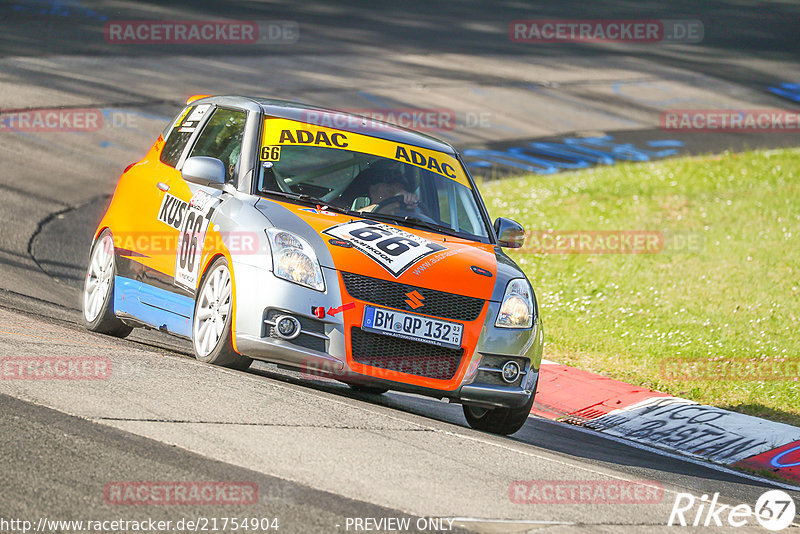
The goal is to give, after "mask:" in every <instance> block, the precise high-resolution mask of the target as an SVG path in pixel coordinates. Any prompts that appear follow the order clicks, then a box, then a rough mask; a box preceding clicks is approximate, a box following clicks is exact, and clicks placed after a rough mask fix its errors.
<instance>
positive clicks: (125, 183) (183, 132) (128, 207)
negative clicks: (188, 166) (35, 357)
mask: <svg viewBox="0 0 800 534" xmlns="http://www.w3.org/2000/svg"><path fill="white" fill-rule="evenodd" d="M211 107H212V106H211V105H210V104H204V105H190V106H187V107H186V108H185V109H184V110H183V111H182V112H181V113H180V114H179V115H178V116H177V117H176V118H175V120H174V121H173V122H172V123H171V124H170V125H169V126H168V127H167V128H166V129H165V130H164V133H163V134H162V136H161V137H160V138H159V140H158V141H157V142H156V143H155V144H154V146H153V148H152V149H151V151H150V152H149V153H148V154H147V155H146V156H145V157H144V158H143V159H142V161H140V162H139V163H138V164H137V165H135V166H133V167H132V168H131V169H130V170H129V171H128V172H126V173H125V174H123V177H122V179H121V180H120V182H119V184H118V185H117V190H116V192H115V193H114V200H113V201H112V204H113V210H110V211H111V212H112V213H113V216H112V218H111V220H110V221H109V223H110V225H111V226H112V227H113V230H114V239H115V251H116V265H117V274H118V275H119V280H118V285H117V290H116V292H115V305H114V307H115V312H116V313H117V314H118V315H123V316H124V315H127V316H133V317H135V318H137V319H139V320H141V321H143V322H145V323H147V324H150V325H153V326H157V327H160V328H165V329H168V330H170V331H176V329H178V327H179V326H180V328H181V329H185V323H186V321H185V318H184V320H178V321H177V322H178V323H180V324H177V323H176V321H175V320H174V318H172V319H171V320H169V321H167V322H164V321H163V319H164V317H163V315H164V313H163V312H164V311H165V310H164V309H167V310H169V309H173V310H178V311H179V312H180V313H181V314H185V313H186V309H187V308H188V309H192V307H191V302H189V301H190V300H191V299H190V298H189V297H188V293H187V292H180V291H176V289H177V288H175V285H174V283H173V278H174V273H173V271H174V249H175V245H174V244H171V243H170V241H171V240H175V239H177V237H178V230H177V228H179V227H180V222H181V220H182V212H183V211H185V207H184V208H181V204H182V201H181V202H176V200H177V198H176V196H175V194H174V193H173V192H171V189H172V188H173V186H174V184H179V183H180V180H181V178H180V171H179V170H178V169H177V168H176V167H177V166H178V165H179V163H180V162H182V160H183V159H184V158H185V153H186V152H187V150H188V148H189V146H191V142H192V140H193V139H194V138H196V137H197V134H198V133H199V129H200V126H201V125H202V124H203V122H204V120H205V118H206V117H207V115H209V114H210V113H209V112H210V110H211ZM178 189H179V187H178ZM172 293H174V294H175V297H174V298H169V297H170V294H172ZM159 296H160V297H161V298H159ZM165 296H166V297H167V298H165ZM180 297H184V298H182V299H181V298H180Z"/></svg>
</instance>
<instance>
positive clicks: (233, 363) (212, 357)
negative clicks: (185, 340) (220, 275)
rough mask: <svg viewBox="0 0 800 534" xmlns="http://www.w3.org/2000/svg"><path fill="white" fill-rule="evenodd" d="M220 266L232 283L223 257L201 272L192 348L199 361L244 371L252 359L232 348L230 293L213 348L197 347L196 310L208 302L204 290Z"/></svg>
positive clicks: (198, 340) (196, 300)
mask: <svg viewBox="0 0 800 534" xmlns="http://www.w3.org/2000/svg"><path fill="white" fill-rule="evenodd" d="M220 268H222V269H224V271H225V272H227V275H228V277H229V280H230V281H231V283H232V280H233V275H232V274H231V272H230V268H229V267H228V261H227V260H226V259H225V258H224V257H219V258H217V259H216V260H214V261H213V262H211V265H209V267H208V269H206V272H205V273H204V274H203V278H202V279H201V281H200V286H199V288H198V290H197V298H196V299H195V303H194V317H193V319H192V348H193V350H194V356H195V358H196V359H197V360H199V361H201V362H205V363H210V364H213V365H219V366H221V367H227V368H229V369H238V370H240V371H244V370H245V369H247V368H248V367H250V364H251V363H253V360H252V359H251V358H248V357H246V356H242V355H241V354H239V353H238V352H236V351H235V350H233V336H232V333H231V323H232V321H233V319H232V318H233V294H232V293H231V294H230V295H228V297H227V301H226V302H227V305H228V306H229V308H228V311H227V313H226V314H225V317H224V319H222V322H223V326H222V332H221V333H220V335H219V337H218V338H217V340H216V343H214V345H213V348H211V350H210V351H207V350H205V349H206V347H198V343H199V342H200V339H199V337H200V336H198V331H199V328H201V326H198V320H199V319H198V310H199V309H200V308H201V306H202V303H204V302H208V301H207V300H206V301H204V300H203V298H204V295H205V291H206V289H207V286H208V284H210V283H212V277H211V275H214V274H216V272H217V270H218V269H220ZM213 283H216V280H214V282H213ZM218 304H222V305H224V304H225V303H219V302H218ZM206 328H210V326H207V327H206Z"/></svg>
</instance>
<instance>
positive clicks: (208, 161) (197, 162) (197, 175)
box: [181, 156, 225, 189]
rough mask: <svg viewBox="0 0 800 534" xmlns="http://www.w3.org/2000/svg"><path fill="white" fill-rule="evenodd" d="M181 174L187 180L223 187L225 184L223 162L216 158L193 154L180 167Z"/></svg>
mask: <svg viewBox="0 0 800 534" xmlns="http://www.w3.org/2000/svg"><path fill="white" fill-rule="evenodd" d="M181 176H182V177H183V179H184V180H186V181H187V182H193V183H195V184H200V185H205V186H208V187H213V188H214V189H223V188H224V186H225V164H224V163H222V162H221V161H220V160H218V159H217V158H209V157H206V156H193V157H191V158H189V159H187V160H186V161H185V162H184V164H183V169H181Z"/></svg>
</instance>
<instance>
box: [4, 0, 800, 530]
mask: <svg viewBox="0 0 800 534" xmlns="http://www.w3.org/2000/svg"><path fill="white" fill-rule="evenodd" d="M54 6H55V7H56V8H58V9H55V8H54ZM799 13H800V7H798V5H797V4H796V3H792V2H761V3H759V4H758V6H757V7H750V4H749V3H746V2H732V1H731V2H721V1H720V2H703V3H702V4H699V3H696V2H670V3H664V4H659V3H655V2H651V3H646V4H643V3H640V2H626V1H617V2H592V3H585V2H559V3H546V4H543V5H534V4H525V3H521V2H500V3H492V4H488V3H487V4H485V3H478V2H463V3H446V4H444V3H442V4H440V3H435V2H411V3H403V4H400V3H390V2H378V3H375V2H363V3H350V4H348V5H346V6H342V5H339V4H338V3H329V4H325V3H307V4H306V3H304V4H302V5H295V4H294V3H291V2H286V3H281V2H274V3H269V4H267V3H256V2H234V3H230V4H228V5H226V6H221V4H219V3H216V2H185V3H154V4H146V3H143V2H125V3H121V2H98V3H92V4H90V3H88V2H85V3H78V2H17V3H14V2H6V3H4V4H2V5H0V15H2V19H1V20H0V107H1V108H2V110H10V109H31V108H50V107H58V106H70V107H88V108H100V109H102V110H104V113H105V117H106V118H107V121H106V122H105V123H104V125H103V127H102V128H101V129H100V130H98V131H93V132H82V133H68V132H11V131H8V130H0V151H1V152H0V153H2V158H1V159H0V221H2V228H3V231H2V232H0V356H102V357H107V358H109V361H110V363H111V365H112V367H111V368H112V372H111V375H110V377H109V378H108V379H107V380H102V381H81V382H74V381H9V380H3V381H0V405H2V410H0V419H2V422H1V423H0V454H1V455H2V456H0V458H2V459H3V460H2V461H3V468H2V469H0V516H1V517H2V518H5V519H10V518H21V519H28V520H32V521H34V522H36V521H37V520H38V518H40V517H47V518H49V519H84V520H88V519H106V518H108V519H113V518H123V519H130V520H133V519H140V518H161V519H172V520H178V519H180V518H192V517H201V516H204V517H226V516H227V517H230V516H233V515H236V516H239V517H241V516H249V517H253V516H257V517H278V518H279V520H280V525H281V531H283V532H337V531H348V530H347V528H346V525H347V518H348V517H349V518H355V517H360V518H364V517H374V518H380V517H401V516H413V517H414V518H415V520H416V518H417V517H431V516H432V517H438V518H441V517H444V518H451V519H452V518H459V519H457V520H456V522H455V523H454V525H459V526H460V527H461V528H466V529H469V530H474V531H480V532H522V531H529V530H543V531H549V532H576V531H585V532H642V531H647V532H658V531H661V530H667V527H666V526H665V525H666V522H667V520H668V518H669V512H670V510H671V508H672V504H673V501H674V499H675V494H676V492H682V491H684V492H689V493H692V494H694V495H696V496H698V497H699V496H701V495H703V494H708V495H710V494H713V493H715V492H719V493H720V501H721V502H723V503H726V504H730V505H735V504H738V503H749V504H750V505H753V504H754V503H755V501H756V499H757V497H758V496H759V495H760V494H761V493H762V492H763V491H764V490H765V488H767V487H769V486H770V483H768V482H764V481H755V480H752V479H750V478H746V477H743V476H740V475H738V474H735V473H730V472H724V471H720V470H718V469H714V468H712V467H708V466H703V465H699V464H697V463H694V462H690V461H686V460H684V459H680V458H675V457H670V456H664V455H661V454H658V453H656V452H654V451H650V450H643V449H638V448H633V447H631V446H628V445H625V444H623V443H619V442H615V441H609V440H607V439H605V438H604V437H602V436H598V435H593V434H591V433H587V432H585V431H581V430H580V429H576V428H573V427H570V426H567V425H562V424H558V423H552V422H548V421H544V420H539V419H534V418H531V419H529V421H528V423H527V424H526V425H525V427H524V428H523V429H522V430H521V431H520V432H518V433H517V434H515V435H514V436H512V437H510V438H503V437H497V436H492V435H487V434H482V433H479V432H475V431H472V430H470V429H469V428H467V427H466V422H465V421H464V419H463V416H462V415H461V410H460V407H458V406H455V405H449V404H447V403H442V402H437V401H435V400H431V399H422V398H418V397H415V396H410V395H400V394H387V395H384V396H381V397H374V396H369V395H361V394H356V393H353V392H351V391H350V390H349V389H348V388H346V387H344V386H342V385H339V384H336V383H332V382H327V381H322V380H314V379H310V378H308V377H303V376H300V375H298V374H296V373H291V372H286V371H282V370H278V369H276V368H275V367H272V366H267V365H262V364H257V365H254V367H253V369H251V370H250V371H248V372H234V371H229V370H225V369H219V368H215V367H210V366H207V365H203V364H199V363H197V362H196V361H194V360H193V359H192V358H191V357H190V355H189V350H188V347H187V345H186V344H185V343H183V342H180V341H176V340H175V339H173V338H170V337H167V336H164V335H162V334H159V333H153V332H140V331H137V332H136V333H134V335H132V336H131V337H130V338H129V339H128V340H117V339H113V338H108V337H104V336H98V335H94V334H90V333H88V332H86V331H84V330H83V329H82V328H81V327H80V325H79V319H80V314H79V295H80V293H79V289H78V288H79V286H80V281H81V278H82V276H83V274H82V271H83V268H84V265H85V262H86V259H87V255H88V244H89V239H90V236H91V233H92V231H93V230H94V225H95V224H96V222H97V219H98V217H99V214H100V213H101V212H102V209H103V208H104V206H105V203H106V202H107V199H108V196H109V195H110V193H111V192H112V191H113V188H114V185H115V183H116V178H117V176H118V175H119V173H120V171H121V170H122V169H123V168H124V167H125V166H126V165H127V164H128V163H130V162H133V161H135V160H137V159H138V158H139V157H141V155H142V154H143V153H144V152H145V150H146V149H147V148H148V147H149V146H150V144H151V143H152V141H153V140H154V139H155V137H156V136H157V134H158V132H159V131H160V130H161V129H162V128H163V126H164V124H165V122H166V121H168V120H169V118H171V116H172V115H174V114H175V113H176V111H177V110H178V109H179V108H180V105H181V103H182V101H183V100H185V98H186V96H188V95H190V94H195V93H240V94H255V95H265V96H275V97H279V98H289V99H293V100H300V101H309V102H313V103H316V104H321V105H325V106H331V107H336V108H345V109H367V108H374V107H377V108H386V107H395V108H409V107H421V108H448V109H453V110H455V112H456V115H457V117H459V124H458V125H456V127H455V128H454V129H452V130H447V131H444V132H441V136H442V137H444V138H445V139H447V140H449V141H451V142H453V143H454V144H455V145H456V146H458V147H460V148H464V147H493V146H502V145H504V144H506V145H508V144H513V143H515V142H518V141H519V140H527V139H543V138H557V137H559V136H565V135H575V134H576V132H577V133H580V132H590V133H592V134H595V133H601V134H613V135H616V136H617V137H620V138H623V137H624V138H625V139H631V140H632V142H633V141H635V140H636V139H637V135H639V136H640V137H641V139H645V138H646V137H647V136H648V135H652V134H653V132H655V133H656V134H658V135H661V136H662V137H664V132H658V114H659V112H660V111H661V110H663V109H667V108H669V107H670V106H672V107H675V106H676V105H677V106H679V107H682V108H706V109H707V108H717V107H725V108H731V107H740V108H743V107H746V108H754V109H760V108H768V107H770V108H791V107H792V106H791V103H789V102H788V101H786V100H782V99H780V98H778V97H776V96H775V95H773V94H771V93H769V92H767V90H766V88H767V87H769V86H773V85H776V84H779V83H781V82H787V81H789V82H791V81H794V82H798V81H800V80H798V79H797V76H798V61H797V59H798V54H797V52H798V50H797V46H798V45H797V40H796V28H797V23H798V20H800V17H799V15H798V14H799ZM103 17H105V18H103ZM199 18H204V19H215V18H217V19H218V18H230V19H236V18H239V19H247V20H260V21H293V22H296V23H297V24H298V27H299V29H300V33H299V39H298V40H297V42H295V43H293V44H274V43H272V44H270V43H262V44H257V45H248V46H226V45H203V46H180V45H172V46H168V47H154V46H152V45H149V46H143V45H126V46H121V45H111V44H109V43H107V42H105V41H104V40H103V25H104V24H105V22H106V21H107V20H116V19H138V20H142V19H167V20H191V19H199ZM532 18H542V19H544V18H608V19H629V18H664V19H667V18H668V19H680V18H691V19H700V20H702V21H703V22H704V29H705V38H704V40H703V42H702V43H695V44H663V43H660V44H653V45H643V44H638V45H633V44H629V45H622V44H614V45H607V44H606V45H598V44H595V45H587V44H557V45H556V44H554V45H522V44H516V43H512V42H511V41H510V40H509V38H508V33H507V28H508V23H509V22H510V21H512V20H515V19H532ZM787 77H789V78H788V79H787ZM792 77H794V79H792ZM676 103H677V104H676ZM481 113H484V114H488V115H484V116H486V117H488V118H489V120H488V121H486V123H485V124H482V125H481V126H479V127H468V126H467V124H466V118H467V117H470V116H477V115H480V114H481ZM685 139H686V142H687V146H686V148H685V152H686V153H692V152H695V153H696V152H705V151H711V152H714V151H721V150H725V149H728V148H733V149H740V148H743V147H750V146H752V147H755V146H764V147H770V146H791V145H796V144H797V139H796V135H795V136H794V137H792V136H786V135H779V134H763V135H758V136H755V135H750V136H735V135H727V136H723V135H717V136H714V135H704V136H697V135H695V136H694V137H691V136H690V137H687V138H685ZM542 179H543V180H545V179H546V178H545V177H543V178H542ZM493 215H494V216H497V215H500V214H493ZM543 312H545V313H546V310H543ZM545 324H546V316H545ZM174 480H180V481H231V480H234V481H248V482H252V483H254V484H256V485H257V486H258V488H259V503H258V504H256V505H248V506H241V507H233V508H232V507H229V506H227V507H225V506H202V507H200V506H139V507H133V506H119V505H114V504H110V503H108V502H106V501H105V500H104V496H103V495H104V494H103V489H104V487H105V486H106V484H109V483H112V482H119V481H174ZM517 480H537V481H547V480H569V481H618V482H619V481H630V480H634V481H642V480H646V481H655V482H657V483H658V484H660V485H662V486H663V488H664V497H663V499H662V500H661V502H658V503H653V504H626V505H619V504H602V503H598V504H591V505H587V504H539V505H532V504H515V503H513V502H511V500H510V499H509V486H510V484H512V483H513V482H514V481H517ZM793 495H794V496H795V497H797V496H798V494H797V493H796V492H795V493H793ZM498 520H500V521H498ZM704 530H705V529H704ZM711 530H713V529H711ZM736 530H737V531H739V532H742V531H747V530H748V528H743V529H736ZM749 530H753V531H755V530H758V531H762V530H761V529H760V528H758V527H752V528H750V529H749ZM349 531H353V530H352V528H351V529H350V530H349Z"/></svg>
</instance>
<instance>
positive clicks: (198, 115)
mask: <svg viewBox="0 0 800 534" xmlns="http://www.w3.org/2000/svg"><path fill="white" fill-rule="evenodd" d="M210 107H211V104H203V105H201V106H197V107H196V108H194V111H192V113H191V115H189V117H188V118H187V119H186V120H185V121H183V124H181V129H180V130H178V131H179V132H193V131H194V130H195V128H196V127H197V123H198V122H200V119H202V118H203V116H204V115H205V114H206V111H208V108H210Z"/></svg>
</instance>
